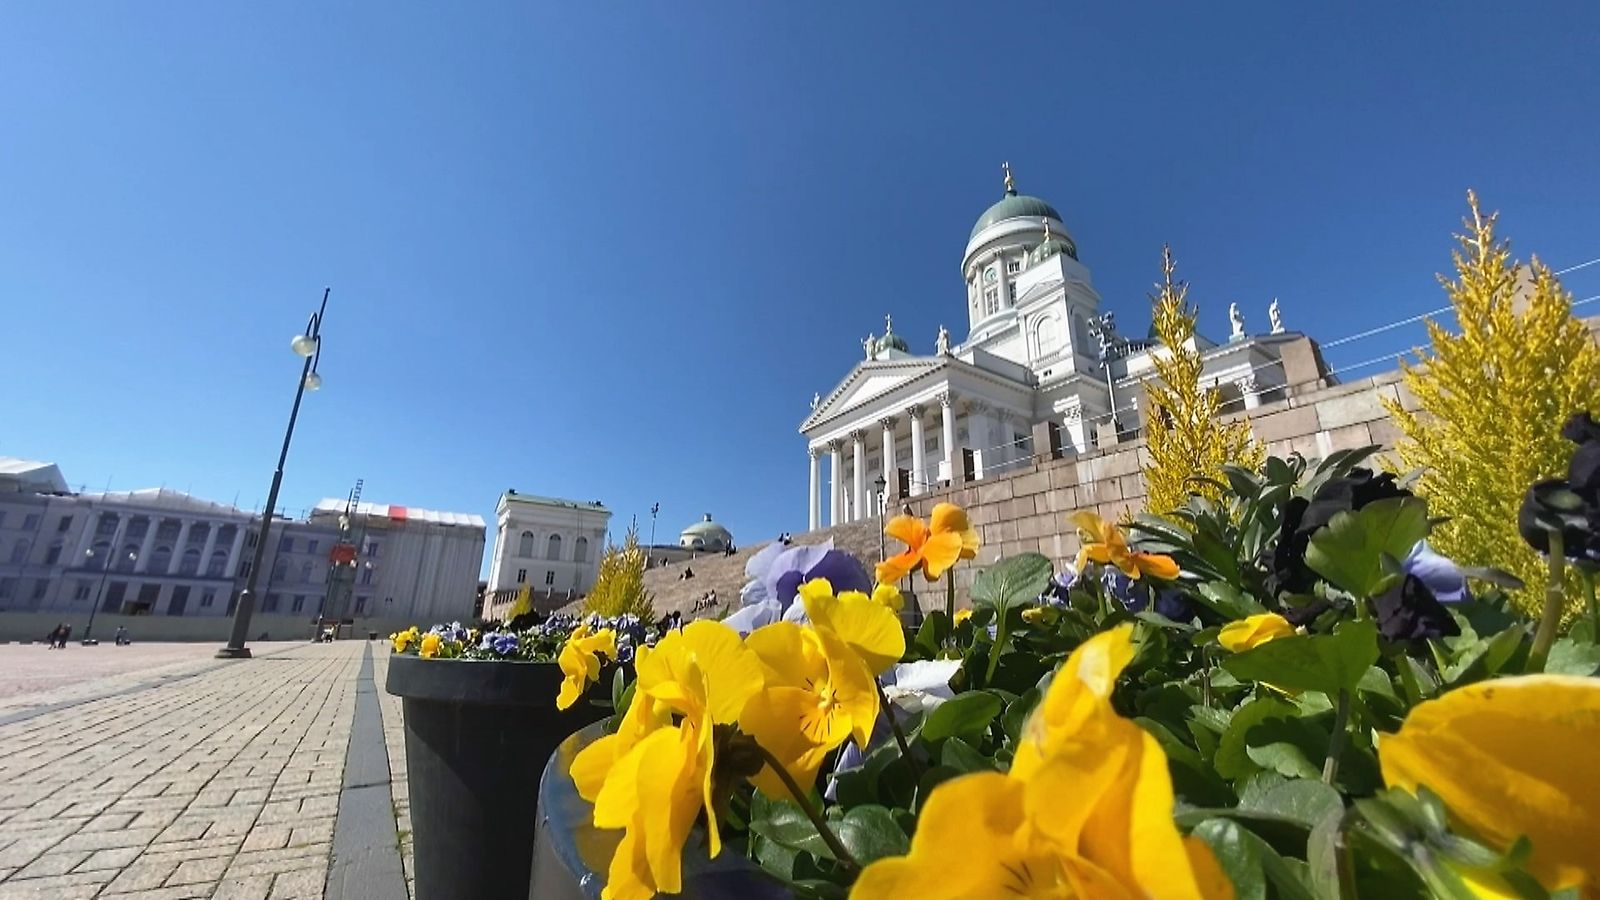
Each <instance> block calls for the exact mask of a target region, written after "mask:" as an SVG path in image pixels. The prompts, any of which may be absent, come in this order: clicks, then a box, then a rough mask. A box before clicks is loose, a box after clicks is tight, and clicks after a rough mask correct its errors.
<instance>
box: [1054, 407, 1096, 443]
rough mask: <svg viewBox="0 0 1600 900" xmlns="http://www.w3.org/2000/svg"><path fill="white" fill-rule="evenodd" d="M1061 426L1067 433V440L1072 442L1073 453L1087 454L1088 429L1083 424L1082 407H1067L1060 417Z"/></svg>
mask: <svg viewBox="0 0 1600 900" xmlns="http://www.w3.org/2000/svg"><path fill="white" fill-rule="evenodd" d="M1061 424H1062V427H1063V428H1065V429H1066V431H1067V440H1069V441H1071V442H1072V449H1073V452H1075V453H1087V452H1089V447H1090V443H1091V441H1090V440H1089V429H1088V428H1086V427H1085V426H1084V424H1083V407H1082V406H1069V407H1067V410H1066V412H1064V413H1063V414H1062V416H1061Z"/></svg>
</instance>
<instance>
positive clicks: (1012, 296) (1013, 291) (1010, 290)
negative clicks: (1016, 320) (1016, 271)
mask: <svg viewBox="0 0 1600 900" xmlns="http://www.w3.org/2000/svg"><path fill="white" fill-rule="evenodd" d="M1006 300H1007V303H1006V305H1007V306H1016V305H1017V286H1016V285H1014V284H1008V285H1006Z"/></svg>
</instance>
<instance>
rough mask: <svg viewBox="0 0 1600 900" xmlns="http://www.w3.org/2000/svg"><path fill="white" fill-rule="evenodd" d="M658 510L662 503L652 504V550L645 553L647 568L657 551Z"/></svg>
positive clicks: (659, 510)
mask: <svg viewBox="0 0 1600 900" xmlns="http://www.w3.org/2000/svg"><path fill="white" fill-rule="evenodd" d="M658 512H661V504H660V503H652V504H650V550H649V552H648V553H646V554H645V555H644V558H645V563H646V565H645V568H649V560H650V557H651V555H653V554H654V553H655V552H656V513H658Z"/></svg>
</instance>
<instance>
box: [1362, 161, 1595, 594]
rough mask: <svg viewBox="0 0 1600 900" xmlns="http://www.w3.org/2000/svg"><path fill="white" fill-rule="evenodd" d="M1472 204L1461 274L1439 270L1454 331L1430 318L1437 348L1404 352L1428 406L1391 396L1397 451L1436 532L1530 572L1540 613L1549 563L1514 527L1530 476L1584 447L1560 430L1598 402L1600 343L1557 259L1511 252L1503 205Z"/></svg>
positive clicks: (1445, 545) (1441, 545) (1485, 557)
mask: <svg viewBox="0 0 1600 900" xmlns="http://www.w3.org/2000/svg"><path fill="white" fill-rule="evenodd" d="M1467 205H1468V207H1469V208H1470V209H1471V211H1472V215H1471V218H1468V219H1465V220H1463V224H1465V226H1466V232H1467V233H1466V234H1463V235H1458V236H1457V240H1458V241H1459V242H1460V245H1461V246H1460V248H1459V249H1458V250H1456V251H1455V252H1454V253H1453V254H1452V258H1453V259H1454V261H1455V270H1456V278H1455V280H1454V281H1451V280H1449V279H1448V278H1446V277H1444V276H1443V275H1441V276H1439V281H1440V283H1441V284H1443V285H1444V289H1445V292H1446V293H1448V294H1449V295H1450V305H1451V306H1452V307H1453V308H1454V311H1455V314H1456V328H1457V331H1455V332H1452V331H1450V330H1448V329H1447V328H1446V327H1445V326H1444V325H1441V324H1439V323H1438V322H1435V321H1432V320H1429V322H1428V323H1427V324H1428V338H1429V341H1430V343H1431V345H1432V346H1431V349H1430V350H1423V349H1418V350H1417V351H1416V355H1417V358H1416V361H1415V363H1414V364H1407V363H1406V362H1405V361H1402V362H1401V370H1402V373H1403V376H1402V377H1403V378H1404V381H1405V386H1406V388H1407V389H1408V390H1410V392H1411V394H1412V395H1413V396H1415V397H1416V399H1417V404H1418V406H1419V407H1420V409H1419V410H1418V411H1417V412H1408V411H1407V410H1405V409H1403V408H1402V407H1401V405H1400V404H1399V403H1395V402H1392V401H1389V402H1386V403H1385V405H1386V406H1387V407H1388V410H1389V414H1390V415H1391V416H1393V417H1394V421H1395V424H1396V425H1397V426H1398V427H1399V429H1400V431H1401V432H1402V434H1403V435H1404V438H1403V439H1402V440H1401V441H1400V443H1399V448H1398V449H1399V454H1400V460H1401V462H1402V463H1403V464H1404V465H1405V466H1406V467H1407V468H1412V469H1418V470H1420V475H1419V478H1418V481H1417V490H1418V491H1419V492H1420V493H1421V494H1423V495H1425V496H1426V497H1427V499H1428V508H1429V512H1431V513H1432V514H1433V515H1435V516H1440V517H1442V518H1443V519H1444V520H1445V521H1444V523H1443V524H1441V525H1440V526H1439V527H1438V528H1436V529H1434V531H1433V535H1432V536H1431V537H1430V539H1429V540H1430V542H1431V543H1432V544H1433V545H1434V547H1435V548H1436V549H1437V550H1439V551H1440V552H1441V553H1444V554H1445V555H1447V556H1450V557H1452V558H1454V559H1455V560H1457V561H1458V562H1460V563H1462V564H1465V565H1472V566H1495V567H1497V568H1501V569H1505V570H1506V571H1509V572H1511V573H1512V574H1514V575H1516V576H1517V577H1518V578H1520V579H1522V581H1523V582H1524V584H1525V585H1526V586H1527V587H1526V589H1525V590H1524V591H1522V592H1520V594H1519V596H1517V597H1516V598H1514V599H1515V600H1516V601H1517V603H1518V604H1519V605H1520V606H1521V607H1522V608H1523V609H1524V610H1526V611H1528V612H1529V613H1530V614H1532V615H1535V616H1537V615H1538V614H1539V606H1540V604H1541V603H1542V602H1543V596H1544V589H1545V585H1546V582H1547V580H1548V570H1547V568H1546V566H1545V565H1544V564H1543V563H1542V562H1541V559H1540V557H1539V555H1538V553H1536V552H1535V551H1534V550H1533V549H1532V548H1530V547H1529V546H1528V545H1527V544H1525V543H1524V542H1523V541H1522V539H1521V538H1520V537H1519V536H1518V533H1517V508H1518V506H1520V505H1521V502H1522V497H1523V494H1524V492H1526V491H1527V489H1528V486H1529V485H1530V484H1532V483H1533V482H1535V481H1538V480H1539V479H1541V478H1551V477H1555V476H1558V475H1561V474H1563V473H1565V472H1566V469H1567V464H1568V462H1570V461H1571V459H1572V454H1573V452H1574V451H1575V450H1576V449H1577V446H1576V445H1575V444H1573V443H1572V442H1571V441H1568V440H1566V439H1565V438H1563V437H1562V436H1561V425H1562V423H1563V422H1565V421H1566V420H1567V417H1568V416H1570V415H1572V414H1573V413H1574V412H1579V411H1582V410H1590V411H1593V412H1595V413H1600V347H1597V346H1596V344H1595V341H1594V338H1593V336H1591V335H1590V333H1589V329H1588V328H1587V327H1586V326H1585V325H1584V323H1583V322H1582V321H1581V320H1579V319H1578V318H1577V317H1576V316H1574V315H1573V314H1572V295H1571V294H1570V293H1568V292H1567V291H1566V290H1565V289H1563V288H1562V287H1561V283H1560V282H1559V281H1557V280H1556V277H1555V275H1553V274H1551V272H1550V268H1549V267H1548V266H1546V265H1544V264H1543V263H1541V262H1539V260H1538V259H1537V258H1534V259H1533V260H1532V262H1531V264H1530V266H1527V267H1524V266H1523V265H1521V264H1520V263H1517V262H1515V261H1514V260H1512V259H1511V245H1510V242H1508V241H1496V239H1495V235H1494V226H1495V219H1496V218H1497V215H1494V214H1491V215H1487V216H1485V215H1484V214H1483V213H1482V212H1481V211H1480V210H1479V209H1478V198H1477V195H1475V194H1473V193H1471V192H1468V194H1467ZM1569 571H1570V570H1569ZM1574 584H1575V582H1574ZM1577 593H1578V592H1577V591H1575V590H1569V591H1568V596H1573V597H1575V596H1576V595H1577ZM1568 612H1569V614H1570V613H1571V612H1573V610H1569V611H1568Z"/></svg>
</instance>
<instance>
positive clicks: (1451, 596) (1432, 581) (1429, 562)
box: [1400, 540, 1467, 603]
mask: <svg viewBox="0 0 1600 900" xmlns="http://www.w3.org/2000/svg"><path fill="white" fill-rule="evenodd" d="M1400 569H1401V570H1402V571H1403V572H1405V573H1406V574H1407V575H1415V576H1416V577H1417V579H1418V580H1420V581H1421V582H1422V583H1423V584H1425V585H1427V586H1428V590H1429V591H1432V592H1433V598H1434V599H1435V600H1438V601H1439V602H1440V603H1459V602H1461V601H1462V600H1465V599H1467V576H1466V575H1465V574H1463V573H1462V571H1461V567H1460V566H1458V565H1456V564H1455V562H1454V561H1452V560H1451V559H1450V558H1449V557H1446V556H1442V555H1440V554H1438V553H1435V552H1434V550H1433V548H1432V547H1429V546H1428V542H1427V541H1425V540H1423V541H1417V543H1416V545H1415V546H1413V547H1412V548H1411V552H1410V553H1407V554H1406V558H1405V559H1403V560H1401V562H1400Z"/></svg>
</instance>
